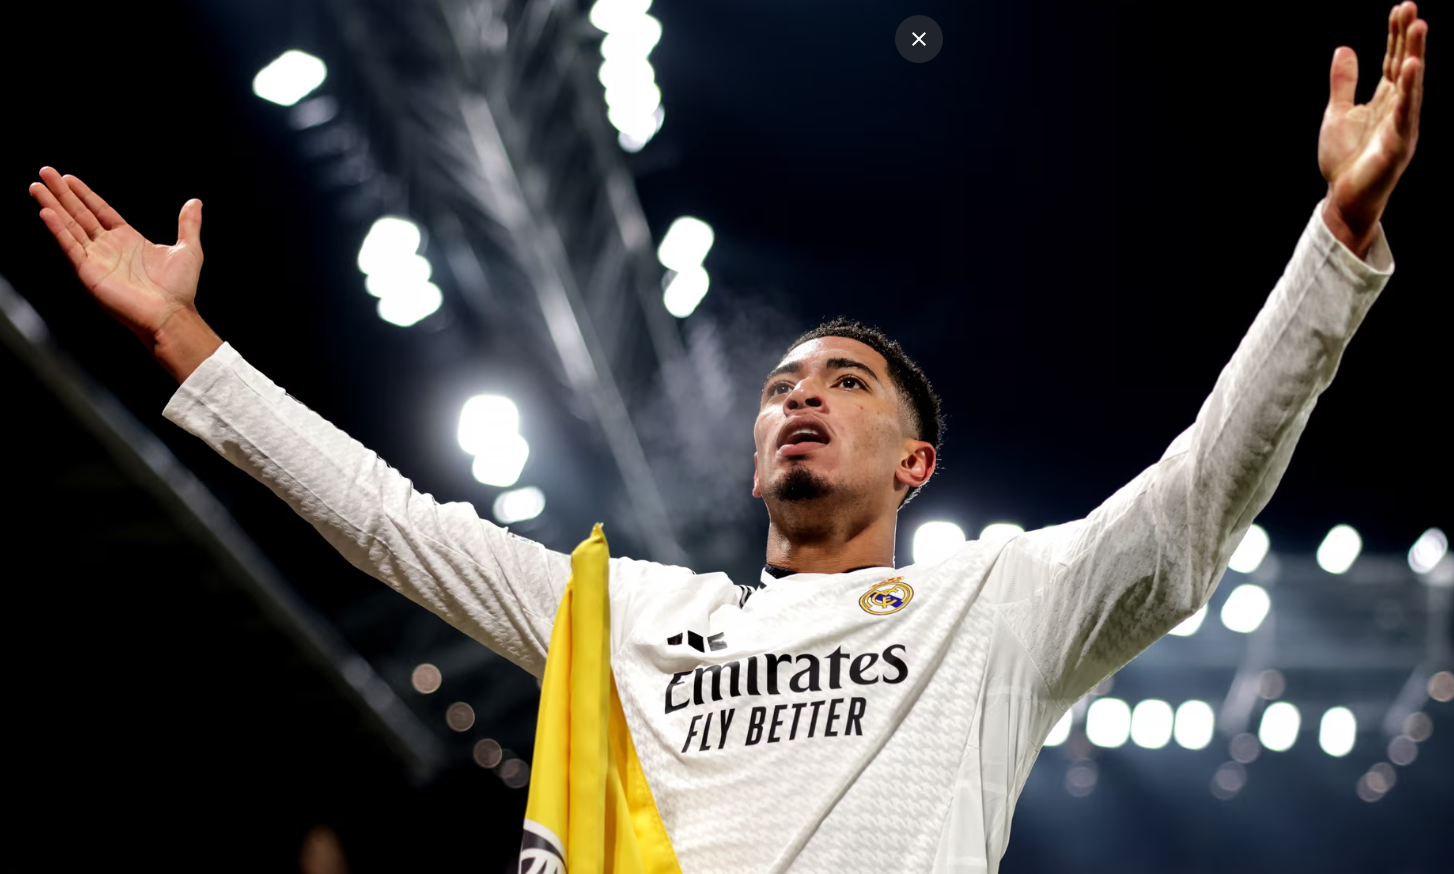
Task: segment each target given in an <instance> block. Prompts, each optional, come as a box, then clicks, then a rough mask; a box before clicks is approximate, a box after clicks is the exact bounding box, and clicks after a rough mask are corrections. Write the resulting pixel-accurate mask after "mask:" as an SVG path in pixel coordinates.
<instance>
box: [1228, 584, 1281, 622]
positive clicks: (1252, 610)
mask: <svg viewBox="0 0 1454 874" xmlns="http://www.w3.org/2000/svg"><path fill="white" fill-rule="evenodd" d="M1271 607H1272V599H1271V598H1269V597H1268V596H1267V590H1266V589H1264V588H1262V587H1261V586H1258V585H1253V584H1252V583H1243V584H1242V585H1240V586H1238V587H1237V588H1235V589H1233V590H1232V594H1230V595H1228V596H1227V600H1226V601H1225V602H1224V603H1223V604H1222V624H1223V625H1225V626H1227V627H1228V628H1230V629H1232V630H1233V631H1240V632H1241V633H1243V634H1251V633H1252V632H1254V631H1256V630H1257V626H1259V625H1261V624H1262V620H1263V619H1264V618H1266V616H1267V611H1268V610H1269V609H1270V608H1271Z"/></svg>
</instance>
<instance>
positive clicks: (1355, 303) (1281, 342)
mask: <svg viewBox="0 0 1454 874" xmlns="http://www.w3.org/2000/svg"><path fill="white" fill-rule="evenodd" d="M1392 273H1393V257H1392V254H1391V253H1390V251H1389V248H1388V242H1387V240H1386V239H1385V237H1384V233H1383V228H1382V227H1381V226H1380V228H1379V229H1378V235H1377V238H1376V239H1375V241H1374V243H1373V245H1372V247H1371V249H1370V250H1369V253H1368V260H1367V262H1366V263H1365V262H1364V261H1361V260H1359V258H1358V257H1357V256H1355V255H1354V254H1353V253H1352V252H1351V251H1350V250H1349V249H1348V248H1347V247H1345V246H1344V245H1343V244H1342V243H1341V242H1339V241H1338V240H1337V238H1335V237H1334V236H1333V235H1332V233H1331V232H1330V231H1329V230H1328V228H1327V226H1326V225H1325V224H1324V223H1323V219H1322V204H1321V203H1319V205H1318V208H1317V209H1315V210H1314V212H1313V215H1312V217H1311V219H1310V220H1309V222H1308V224H1307V227H1306V228H1305V230H1304V231H1303V234H1302V237H1301V238H1300V239H1299V241H1298V243H1297V246H1296V248H1295V249H1294V252H1293V255H1292V259H1291V261H1290V262H1289V263H1288V265H1287V267H1286V269H1285V270H1284V272H1283V274H1282V277H1281V278H1280V279H1279V280H1278V282H1277V284H1276V286H1275V287H1274V288H1273V290H1272V294H1271V296H1270V297H1269V298H1268V300H1267V302H1266V304H1265V305H1264V306H1263V308H1262V310H1261V311H1260V312H1259V313H1258V315H1257V318H1256V319H1255V321H1254V322H1253V324H1252V327H1251V329H1250V330H1249V331H1248V332H1247V335H1246V336H1245V337H1244V338H1243V340H1242V342H1241V344H1240V345H1239V346H1238V348H1237V351H1236V353H1235V354H1234V355H1233V356H1232V359H1231V361H1230V362H1229V363H1228V364H1227V366H1226V367H1225V368H1224V369H1223V370H1222V373H1221V375H1220V376H1219V377H1218V379H1217V382H1216V385H1215V387H1214V388H1213V389H1212V393H1211V395H1210V396H1209V397H1208V398H1207V400H1206V402H1205V403H1204V404H1203V405H1202V407H1201V410H1200V412H1199V413H1198V414H1197V418H1196V422H1195V424H1193V425H1192V426H1191V427H1190V428H1189V429H1187V430H1186V431H1184V432H1182V433H1181V434H1180V435H1179V436H1178V437H1177V438H1176V439H1175V440H1174V441H1172V443H1171V446H1170V447H1169V448H1167V450H1166V452H1165V453H1164V454H1163V455H1162V457H1161V460H1160V461H1158V462H1157V463H1156V464H1154V465H1152V466H1151V467H1149V468H1147V469H1146V470H1145V471H1143V472H1142V473H1141V474H1140V475H1138V476H1137V477H1136V478H1135V479H1133V480H1131V482H1129V483H1128V484H1126V485H1125V486H1124V487H1123V488H1121V489H1120V490H1119V491H1117V492H1116V493H1115V494H1114V495H1112V496H1111V497H1110V498H1109V499H1108V500H1106V501H1105V502H1104V503H1103V504H1101V505H1100V506H1099V507H1097V508H1096V509H1095V510H1094V511H1093V512H1092V513H1091V514H1090V515H1088V516H1087V517H1086V518H1084V519H1080V520H1078V521H1075V522H1070V523H1067V524H1065V525H1058V526H1054V527H1052V528H1048V529H1042V530H1040V531H1033V532H1029V533H1027V534H1024V535H1021V536H1019V537H1017V538H1016V539H1015V540H1013V541H1011V542H1010V543H1008V544H1006V545H1005V547H1004V548H1003V550H1002V552H1001V554H1000V557H999V560H998V563H997V568H996V573H997V575H998V576H999V578H1000V584H999V590H1000V594H1001V596H1002V599H1003V603H1002V604H1001V608H1000V609H1001V615H1002V616H1003V617H1005V619H1006V621H1008V623H1009V625H1010V628H1011V630H1012V631H1013V633H1014V634H1015V635H1016V636H1017V637H1018V638H1019V640H1020V642H1021V644H1022V645H1023V646H1024V647H1025V650H1026V651H1027V653H1028V654H1029V656H1030V658H1031V659H1032V660H1033V661H1034V662H1035V664H1036V666H1037V667H1038V668H1039V669H1040V673H1041V675H1042V677H1043V678H1044V680H1045V682H1046V685H1047V686H1048V688H1049V693H1050V695H1051V696H1052V698H1054V699H1056V700H1057V701H1058V702H1059V703H1061V704H1068V703H1071V702H1073V701H1074V700H1076V699H1077V698H1079V697H1080V696H1081V695H1083V694H1085V693H1086V692H1087V691H1089V690H1090V689H1092V688H1094V687H1095V686H1096V685H1097V684H1098V683H1100V682H1101V681H1102V680H1104V679H1105V678H1106V677H1108V676H1109V675H1110V674H1112V673H1114V672H1115V671H1116V670H1117V669H1119V668H1120V667H1121V666H1123V665H1125V664H1126V663H1127V662H1129V661H1130V660H1131V659H1132V658H1134V657H1135V656H1137V655H1138V654H1140V653H1141V652H1142V651H1143V650H1145V649H1146V648H1147V647H1149V646H1150V645H1151V644H1152V643H1154V642H1156V641H1157V640H1158V639H1160V638H1161V637H1162V636H1163V635H1164V634H1166V633H1167V632H1168V631H1170V630H1171V629H1172V628H1174V627H1176V625H1177V624H1178V623H1180V622H1181V621H1182V620H1183V619H1186V618H1187V617H1189V616H1191V615H1192V614H1193V613H1195V612H1196V611H1197V610H1198V609H1200V608H1201V607H1202V606H1203V605H1205V604H1206V602H1207V601H1208V599H1210V597H1211V594H1212V591H1213V590H1214V589H1215V588H1216V585H1217V582H1218V581H1219V580H1220V579H1221V577H1222V574H1223V573H1224V572H1225V570H1226V567H1227V562H1228V560H1229V559H1230V558H1231V555H1232V553H1233V552H1234V551H1235V549H1236V547H1237V546H1238V544H1239V543H1240V542H1241V539H1242V536H1243V535H1244V534H1245V533H1246V531H1247V529H1248V528H1249V527H1250V526H1251V525H1252V522H1253V520H1254V519H1255V518H1256V516H1257V514H1258V513H1259V512H1261V510H1262V508H1263V507H1264V506H1265V505H1266V504H1267V501H1268V499H1269V498H1271V497H1272V493H1273V490H1274V489H1275V488H1276V487H1277V483H1278V481H1279V480H1280V479H1281V478H1282V474H1283V472H1284V471H1285V470H1286V468H1287V464H1288V460H1289V458H1290V457H1291V455H1292V452H1293V448H1294V447H1295V446H1296V445H1297V441H1298V437H1299V436H1300V435H1301V434H1302V431H1303V428H1304V426H1306V424H1307V421H1308V417H1309V415H1311V413H1312V411H1313V406H1314V405H1315V404H1316V403H1317V400H1318V396H1319V395H1320V394H1321V393H1322V392H1323V390H1324V389H1326V388H1327V387H1328V385H1329V383H1330V382H1331V381H1332V379H1333V375H1334V373H1335V372H1336V371H1337V368H1338V363H1339V360H1340V358H1341V357H1342V354H1343V350H1344V348H1345V347H1346V345H1347V343H1348V341H1349V340H1350V339H1351V338H1352V336H1353V333H1354V331H1355V330H1356V329H1357V328H1358V325H1359V324H1360V323H1361V322H1362V321H1363V317H1364V315H1365V313H1367V311H1368V308H1369V307H1370V306H1371V305H1372V304H1373V301H1374V299H1375V298H1377V296H1378V294H1379V292H1380V291H1382V289H1383V287H1384V285H1385V284H1386V283H1387V281H1388V278H1389V277H1390V276H1391V275H1392Z"/></svg>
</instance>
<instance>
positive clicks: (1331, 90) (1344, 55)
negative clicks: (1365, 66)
mask: <svg viewBox="0 0 1454 874" xmlns="http://www.w3.org/2000/svg"><path fill="white" fill-rule="evenodd" d="M1357 90H1358V53H1357V52H1355V51H1353V50H1352V49H1350V48H1348V47H1347V46H1338V48H1337V49H1336V50H1334V52H1333V66H1332V69H1330V70H1329V71H1328V105H1329V106H1338V107H1351V106H1352V105H1353V97H1354V94H1355V93H1356V92H1357Z"/></svg>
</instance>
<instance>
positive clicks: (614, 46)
mask: <svg viewBox="0 0 1454 874" xmlns="http://www.w3.org/2000/svg"><path fill="white" fill-rule="evenodd" d="M650 8H651V0H597V2H596V4H595V5H594V6H592V7H591V12H590V20H591V24H593V25H595V26H596V28H597V29H599V30H601V31H604V32H605V34H606V38H605V39H603V40H601V58H602V59H603V61H602V63H601V71H600V74H599V75H600V79H601V84H602V85H604V86H605V88H606V106H607V107H608V108H609V111H608V112H607V114H606V117H607V118H608V119H610V121H611V125H612V127H614V128H616V130H617V131H618V134H617V137H616V142H617V143H619V144H620V146H621V148H622V149H624V150H625V151H628V152H639V151H641V150H642V149H643V148H645V147H646V144H647V143H649V142H651V138H652V137H654V136H656V132H657V131H659V130H661V124H662V122H663V121H665V120H666V113H665V112H664V111H663V110H662V108H661V89H660V88H658V87H657V85H656V70H654V69H652V66H651V62H650V61H648V60H647V56H648V55H650V54H651V50H652V49H654V48H656V44H657V43H658V42H660V41H661V22H660V21H657V20H656V19H655V18H652V17H651V16H650V15H647V14H646V10H647V9H650ZM672 269H673V270H677V269H680V268H675V267H674V268H672Z"/></svg>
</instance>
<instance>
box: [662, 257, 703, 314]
mask: <svg viewBox="0 0 1454 874" xmlns="http://www.w3.org/2000/svg"><path fill="white" fill-rule="evenodd" d="M710 284H711V277H709V276H707V269H706V268H705V267H693V268H692V269H690V270H684V271H682V272H681V273H678V274H677V275H675V276H673V277H672V278H671V282H670V283H668V284H667V287H666V291H664V292H662V295H661V302H662V303H663V304H664V305H665V306H666V311H667V312H669V313H671V314H672V315H674V316H676V317H677V318H679V319H685V318H686V317H687V316H689V315H691V314H692V312H693V311H694V310H696V308H697V304H699V303H701V302H702V298H704V297H706V296H707V287H708V286H709V285H710Z"/></svg>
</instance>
